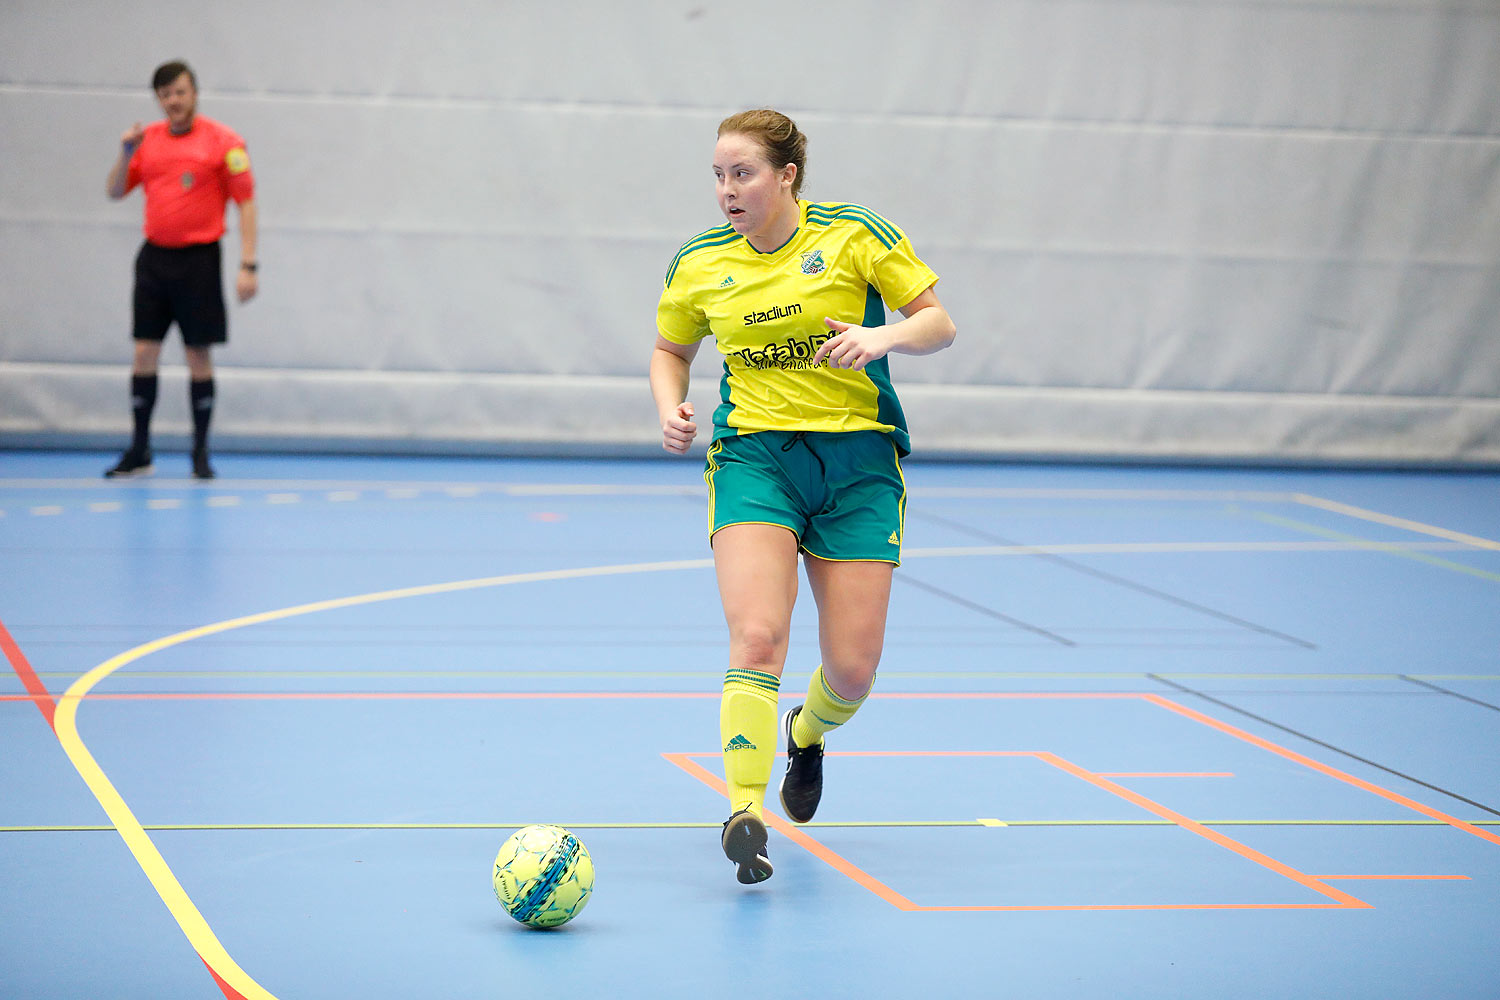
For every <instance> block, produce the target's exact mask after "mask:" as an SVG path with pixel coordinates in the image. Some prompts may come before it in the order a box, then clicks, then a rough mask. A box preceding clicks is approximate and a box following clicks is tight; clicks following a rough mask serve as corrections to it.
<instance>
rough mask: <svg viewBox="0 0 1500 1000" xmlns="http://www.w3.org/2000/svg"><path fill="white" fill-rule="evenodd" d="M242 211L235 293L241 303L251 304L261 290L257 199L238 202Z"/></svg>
mask: <svg viewBox="0 0 1500 1000" xmlns="http://www.w3.org/2000/svg"><path fill="white" fill-rule="evenodd" d="M235 204H236V206H237V207H238V208H239V210H240V273H239V274H238V275H237V276H236V277H235V279H234V291H235V294H236V295H238V296H239V299H240V301H241V302H249V301H250V300H251V299H252V298H254V297H255V293H256V292H257V291H259V289H260V276H259V275H258V274H257V273H256V268H257V267H258V266H259V264H258V262H257V260H256V258H255V243H256V239H257V237H258V236H259V235H260V219H259V216H258V214H257V213H256V209H255V199H254V198H246V199H245V200H244V201H241V202H236V203H235Z"/></svg>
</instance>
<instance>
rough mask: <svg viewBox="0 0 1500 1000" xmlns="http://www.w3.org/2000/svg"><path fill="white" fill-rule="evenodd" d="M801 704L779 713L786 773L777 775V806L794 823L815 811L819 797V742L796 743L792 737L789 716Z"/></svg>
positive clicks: (821, 748)
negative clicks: (778, 779)
mask: <svg viewBox="0 0 1500 1000" xmlns="http://www.w3.org/2000/svg"><path fill="white" fill-rule="evenodd" d="M800 711H802V706H801V705H798V706H797V707H796V708H792V709H788V710H787V713H786V715H783V716H782V717H781V731H782V732H783V733H785V734H786V774H784V775H783V776H782V778H781V808H782V810H783V811H784V812H785V813H786V814H787V817H788V818H789V819H790V820H792V822H794V823H806V822H808V821H809V820H811V819H812V818H813V813H815V812H817V811H818V803H819V802H820V801H822V798H823V744H822V743H814V744H813V745H812V746H810V747H799V746H798V745H797V741H796V740H794V739H792V720H794V719H796V718H797V713H798V712H800Z"/></svg>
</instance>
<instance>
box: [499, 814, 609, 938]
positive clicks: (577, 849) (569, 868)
mask: <svg viewBox="0 0 1500 1000" xmlns="http://www.w3.org/2000/svg"><path fill="white" fill-rule="evenodd" d="M593 891H594V861H593V859H592V858H590V857H589V852H588V848H586V847H584V846H583V842H582V841H581V840H579V839H578V838H577V837H575V836H573V835H572V834H571V833H569V832H568V831H567V830H564V829H563V828H562V827H560V826H542V825H540V824H536V825H532V826H523V827H522V828H521V829H519V830H517V831H516V832H515V833H513V834H511V835H510V839H509V840H507V841H506V842H505V843H503V844H501V845H500V853H499V854H497V855H495V898H496V899H498V900H500V905H501V906H503V907H505V912H506V913H509V914H510V915H511V916H513V917H515V918H516V919H517V920H519V921H521V923H523V924H525V925H526V926H527V927H559V926H561V925H563V924H565V923H567V922H568V921H569V920H572V919H573V918H574V917H576V916H578V914H579V913H580V912H581V911H582V910H583V908H584V906H585V905H586V904H587V903H588V901H589V895H590V894H591V893H592V892H593Z"/></svg>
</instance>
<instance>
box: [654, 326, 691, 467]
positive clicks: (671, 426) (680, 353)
mask: <svg viewBox="0 0 1500 1000" xmlns="http://www.w3.org/2000/svg"><path fill="white" fill-rule="evenodd" d="M701 343H702V341H694V342H693V343H691V344H674V343H673V342H672V341H670V340H668V339H667V338H666V337H663V336H662V335H661V334H659V333H658V334H657V335H656V349H655V350H653V351H652V352H651V396H652V398H653V399H655V400H656V412H657V415H658V416H659V417H660V418H661V446H662V447H663V448H665V449H666V450H667V451H670V452H675V453H677V454H679V455H681V454H683V453H685V452H686V451H687V450H688V447H689V446H690V445H691V444H692V443H693V438H695V437H697V436H698V425H697V424H696V423H694V422H693V404H692V403H689V402H687V391H688V381H689V378H690V372H691V369H692V365H693V357H694V356H695V355H696V354H697V353H698V345H699V344H701Z"/></svg>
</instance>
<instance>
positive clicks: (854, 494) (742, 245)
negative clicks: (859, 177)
mask: <svg viewBox="0 0 1500 1000" xmlns="http://www.w3.org/2000/svg"><path fill="white" fill-rule="evenodd" d="M806 164H807V139H806V137H805V136H804V135H803V134H802V132H801V131H799V130H798V128H797V126H796V124H795V123H794V122H793V121H792V120H791V119H789V118H787V117H786V116H785V115H782V114H780V113H778V112H776V111H770V110H756V111H745V112H741V113H740V114H736V115H732V116H731V117H729V118H726V119H724V121H723V122H721V123H720V124H719V133H718V143H717V144H716V145H715V146H714V160H713V170H714V177H715V178H716V190H717V194H718V201H719V210H720V211H721V212H723V213H724V216H725V218H726V219H727V220H728V223H727V224H726V225H723V226H719V227H718V228H716V229H710V230H709V231H708V232H706V233H703V234H702V235H700V236H696V237H694V238H693V239H691V240H689V241H688V242H687V243H686V244H684V245H683V247H682V249H681V250H680V251H679V252H678V254H677V256H676V257H675V258H674V259H673V260H672V264H671V266H670V267H669V268H668V270H667V275H666V286H665V288H664V289H663V290H662V294H661V300H660V302H659V304H658V306H657V311H656V324H657V338H656V349H655V351H654V352H653V353H652V356H651V393H652V395H653V397H654V398H655V400H656V407H657V411H658V413H659V415H660V418H661V429H662V445H663V447H665V448H666V449H667V450H668V451H671V452H676V453H679V454H680V453H682V452H685V451H687V449H688V446H689V445H690V444H691V443H692V441H693V438H694V437H695V436H696V435H697V433H698V425H697V423H696V422H695V420H694V416H695V411H694V408H693V404H692V403H690V402H687V391H688V375H689V367H690V365H691V363H692V360H693V356H694V355H695V354H696V353H697V350H698V345H699V344H700V343H701V342H702V340H703V338H704V337H708V336H712V337H713V338H714V340H715V342H716V343H717V345H718V348H719V351H720V352H721V353H722V354H723V356H724V376H723V380H722V383H721V391H720V403H719V405H718V407H716V408H715V410H714V413H713V439H712V443H711V445H710V446H709V450H708V467H707V470H706V471H705V472H704V479H705V480H706V481H707V483H708V489H709V511H710V514H709V516H710V521H711V524H710V536H709V537H710V544H711V545H712V547H713V553H714V569H715V572H716V574H717V576H718V583H719V596H720V599H721V600H722V602H723V605H724V617H725V619H726V620H727V622H728V625H729V670H728V674H727V676H726V678H725V681H724V692H723V697H722V700H721V702H720V709H719V733H720V736H721V745H722V746H723V748H724V773H725V776H726V778H727V781H728V785H729V797H730V809H731V815H730V817H729V819H728V821H727V822H725V824H724V833H723V838H722V844H723V848H724V853H725V854H726V855H727V856H728V857H729V859H730V860H731V861H733V862H735V864H737V865H738V866H739V868H738V871H737V877H738V878H739V880H740V881H741V882H744V883H747V884H752V883H756V882H762V881H764V880H766V879H768V878H770V877H771V870H772V869H771V862H770V860H769V858H768V856H767V851H766V827H765V823H764V821H763V818H762V805H763V803H764V801H765V795H766V786H767V784H768V783H769V781H770V776H771V767H772V762H773V760H774V758H775V755H776V743H777V739H778V735H780V736H782V737H783V738H785V740H786V747H787V768H786V774H785V775H784V776H783V778H782V782H781V804H782V807H783V808H784V809H785V811H786V814H787V816H789V817H791V818H792V819H793V820H795V821H796V822H798V823H806V822H807V821H808V820H810V819H812V817H813V813H814V811H815V810H816V809H817V807H818V800H819V798H820V797H821V795H822V790H823V734H824V733H826V732H828V731H829V730H831V729H834V728H836V727H837V726H840V725H842V724H843V723H845V722H847V721H848V720H849V719H850V717H852V716H853V715H854V713H855V712H856V711H857V710H858V709H859V706H860V705H861V704H862V703H863V702H864V700H865V697H866V696H867V695H868V694H869V691H870V686H871V684H872V683H873V682H874V679H875V668H876V666H877V665H878V664H879V662H880V653H881V648H882V646H883V645H884V641H885V618H886V608H887V606H888V604H889V603H890V592H891V573H892V570H893V569H894V568H895V567H896V565H897V564H899V563H900V559H901V533H902V527H903V517H904V514H905V507H906V491H905V485H904V483H903V481H902V478H901V464H900V459H901V457H902V456H904V455H906V454H907V452H908V450H909V447H908V440H907V433H906V423H905V419H904V418H903V416H902V414H901V406H900V404H899V403H898V402H897V400H896V395H895V392H894V391H893V390H892V388H891V382H890V377H889V374H888V371H887V362H886V355H887V354H890V353H893V352H894V353H898V354H931V353H933V352H935V351H940V350H942V349H943V348H945V347H947V346H948V345H949V344H951V343H952V342H953V335H954V325H953V321H952V320H951V319H950V318H949V317H948V313H947V311H946V310H944V308H943V306H942V303H940V302H939V301H938V298H937V294H936V293H935V292H934V291H933V286H934V285H935V284H936V283H937V275H936V274H934V273H933V272H932V270H931V269H930V268H929V267H928V266H927V265H926V264H924V263H923V262H922V261H921V260H920V259H919V258H918V257H917V255H916V254H915V253H914V252H913V251H912V248H911V245H910V244H909V243H908V242H907V240H906V237H905V235H904V234H903V233H902V232H901V230H900V229H897V228H896V227H895V226H894V225H892V224H891V223H890V222H888V221H886V220H885V219H883V218H881V217H880V216H879V215H876V214H875V213H874V212H872V211H870V210H869V209H866V208H862V207H860V206H858V205H847V204H840V203H833V202H807V201H800V200H798V197H797V196H798V193H799V192H800V190H801V187H802V180H803V177H804V175H805V174H806V170H807V166H806ZM882 300H884V303H885V304H886V305H888V306H890V307H891V308H892V309H893V310H899V311H900V312H901V314H902V315H903V316H904V317H905V319H903V320H901V321H899V322H897V323H893V324H891V325H889V326H887V325H884V323H885V310H884V308H882V305H881V303H882ZM799 551H800V552H802V553H803V555H804V557H805V558H804V560H803V565H804V567H805V569H806V572H807V580H808V583H809V584H810V585H811V587H812V592H813V599H814V600H815V601H816V602H817V607H818V641H819V646H820V649H821V652H822V657H823V662H822V664H821V665H820V666H819V667H818V668H817V670H815V671H814V672H813V676H812V682H811V684H810V685H809V686H808V691H807V698H806V700H805V701H804V702H803V703H802V704H801V705H798V706H797V707H795V708H793V709H791V710H790V711H788V712H787V713H786V715H785V716H784V717H783V718H782V720H781V722H780V724H779V726H778V723H777V717H776V708H777V706H776V698H777V693H778V691H779V689H780V686H781V671H782V667H783V665H784V664H785V661H786V652H787V639H788V633H789V631H790V626H791V616H792V605H793V603H794V602H795V601H796V597H797V554H798V552H799Z"/></svg>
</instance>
